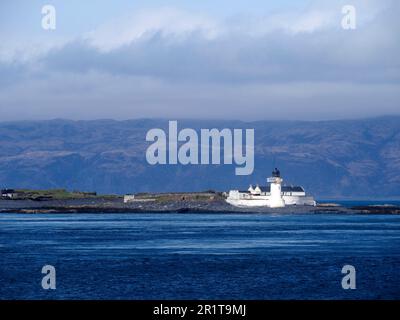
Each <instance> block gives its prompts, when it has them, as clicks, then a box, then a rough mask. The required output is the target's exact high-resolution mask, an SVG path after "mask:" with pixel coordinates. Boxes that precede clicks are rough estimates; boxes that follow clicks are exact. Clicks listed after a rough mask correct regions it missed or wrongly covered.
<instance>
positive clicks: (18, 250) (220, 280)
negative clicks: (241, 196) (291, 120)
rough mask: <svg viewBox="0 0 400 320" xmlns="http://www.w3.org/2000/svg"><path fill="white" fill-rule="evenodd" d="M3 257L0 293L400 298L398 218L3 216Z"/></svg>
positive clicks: (0, 236)
mask: <svg viewBox="0 0 400 320" xmlns="http://www.w3.org/2000/svg"><path fill="white" fill-rule="evenodd" d="M0 255H1V258H0V259H1V260H0V299H399V298H400V216H395V215H393V216H390V215H311V214H308V215H307V214H304V215H302V214H297V215H292V214H290V215H274V214H56V215H55V214H54V215H46V214H40V215H24V214H2V215H0ZM46 264H50V265H53V266H55V268H56V275H57V277H56V281H57V282H56V284H57V289H56V290H44V289H42V287H41V280H42V277H43V276H44V275H43V274H41V269H42V266H44V265H46ZM346 264H350V265H353V266H354V267H355V268H356V286H357V288H356V289H355V290H343V289H342V286H341V280H342V277H343V276H344V275H343V274H342V273H341V269H342V267H343V266H344V265H346Z"/></svg>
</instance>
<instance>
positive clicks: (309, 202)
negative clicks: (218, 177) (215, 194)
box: [226, 168, 317, 208]
mask: <svg viewBox="0 0 400 320" xmlns="http://www.w3.org/2000/svg"><path fill="white" fill-rule="evenodd" d="M226 202H228V203H229V204H231V205H234V206H237V207H270V208H283V207H286V206H294V205H299V206H315V205H316V204H317V203H316V202H315V200H314V198H313V197H312V196H308V195H307V194H306V192H305V190H304V188H303V187H302V186H294V185H283V179H282V178H281V173H280V172H279V170H278V169H277V168H275V169H274V171H272V177H270V178H268V179H267V185H266V186H259V185H258V184H257V185H256V187H255V188H254V187H253V186H252V185H250V187H249V188H248V189H247V190H246V191H239V190H238V189H236V190H230V191H229V194H228V196H227V198H226Z"/></svg>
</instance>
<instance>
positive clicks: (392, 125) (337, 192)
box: [0, 117, 400, 198]
mask: <svg viewBox="0 0 400 320" xmlns="http://www.w3.org/2000/svg"><path fill="white" fill-rule="evenodd" d="M178 124H179V129H182V128H185V127H190V128H195V129H200V128H214V127H215V128H219V129H222V128H254V129H255V140H256V142H255V153H256V159H255V170H254V173H253V175H251V176H235V174H234V172H235V171H234V168H235V165H220V166H216V165H198V166H193V165H189V166H182V165H164V166H151V165H149V164H147V162H146V158H145V151H146V148H147V146H148V145H150V143H148V142H146V141H145V136H146V132H147V131H148V130H149V129H151V128H165V129H166V128H167V125H168V122H167V121H165V120H130V121H113V120H99V121H66V120H52V121H35V122H33V121H32V122H31V121H26V122H8V123H0V186H1V187H15V188H17V187H18V188H64V187H65V188H68V189H71V190H73V189H80V190H85V191H98V192H100V193H126V192H141V191H143V192H144V191H172V190H176V191H184V190H188V191H189V190H190V191H195V190H207V189H218V190H227V189H229V188H231V187H236V186H240V187H241V188H247V187H248V184H249V183H260V184H264V183H265V177H266V176H268V175H269V174H270V172H271V169H272V166H273V164H274V162H275V163H276V165H277V166H278V167H279V168H280V169H281V172H282V174H283V177H284V179H285V181H286V182H287V183H293V184H295V183H298V184H302V185H303V186H304V187H306V188H307V190H308V191H309V192H310V193H312V194H314V195H316V196H317V197H319V198H321V197H323V198H327V197H356V198H361V197H374V198H377V197H381V198H384V197H385V198H390V197H396V196H397V197H399V196H400V117H383V118H376V119H367V120H354V121H326V122H325V121H324V122H293V121H259V122H253V123H244V122H239V121H195V120H185V121H183V120H182V121H179V123H178ZM274 159H275V161H274Z"/></svg>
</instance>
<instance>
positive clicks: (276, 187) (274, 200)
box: [267, 168, 285, 208]
mask: <svg viewBox="0 0 400 320" xmlns="http://www.w3.org/2000/svg"><path fill="white" fill-rule="evenodd" d="M267 182H269V183H270V184H271V190H270V192H271V196H270V199H269V201H270V207H271V208H283V207H284V206H285V201H284V200H283V197H282V182H283V179H282V178H281V173H280V172H279V170H278V169H277V168H275V170H274V171H272V177H270V178H268V179H267Z"/></svg>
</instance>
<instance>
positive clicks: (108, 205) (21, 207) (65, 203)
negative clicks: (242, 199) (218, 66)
mask: <svg viewBox="0 0 400 320" xmlns="http://www.w3.org/2000/svg"><path fill="white" fill-rule="evenodd" d="M0 213H29V214H40V213H54V214H56V213H127V214H128V213H132V214H134V213H226V214H229V213H249V214H251V213H270V214H400V207H399V206H388V205H379V206H377V205H375V206H353V207H345V206H340V205H337V204H329V203H320V204H318V205H317V206H316V207H311V206H290V207H285V208H278V209H273V208H266V207H255V208H238V207H234V206H232V205H230V204H228V203H226V202H225V201H224V200H221V199H215V200H207V201H205V200H166V201H133V202H130V203H124V202H123V201H122V198H119V197H116V198H114V199H110V198H101V197H97V198H95V199H93V198H88V199H68V200H46V201H33V200H1V201H0Z"/></svg>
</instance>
